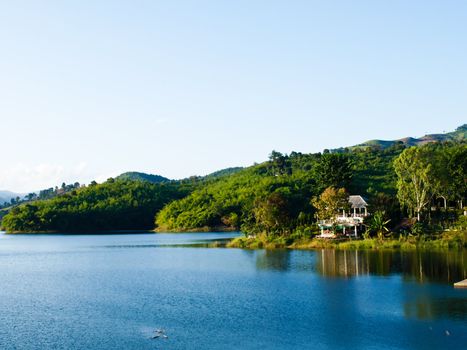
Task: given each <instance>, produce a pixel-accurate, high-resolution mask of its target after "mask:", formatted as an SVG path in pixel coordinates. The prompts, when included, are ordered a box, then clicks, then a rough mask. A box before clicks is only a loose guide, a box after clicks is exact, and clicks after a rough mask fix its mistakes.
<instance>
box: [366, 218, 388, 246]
mask: <svg viewBox="0 0 467 350" xmlns="http://www.w3.org/2000/svg"><path fill="white" fill-rule="evenodd" d="M390 221H391V220H385V219H384V212H382V211H377V212H375V213H374V215H373V216H372V217H371V218H370V220H369V223H368V224H367V225H366V226H367V227H368V229H367V231H369V232H376V235H377V236H378V238H379V240H381V241H382V240H383V238H384V234H385V233H386V232H389V229H388V228H387V226H386V225H387V224H388V223H389V222H390Z"/></svg>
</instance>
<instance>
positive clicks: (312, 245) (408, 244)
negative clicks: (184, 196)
mask: <svg viewBox="0 0 467 350" xmlns="http://www.w3.org/2000/svg"><path fill="white" fill-rule="evenodd" d="M227 247H229V248H244V249H277V248H288V249H326V248H328V249H348V250H365V249H369V250H386V249H400V250H414V249H427V250H434V249H465V248H467V231H466V230H458V231H446V232H444V233H442V234H439V235H421V236H419V237H413V236H400V237H399V238H398V239H394V238H391V239H383V240H379V239H376V238H367V239H348V238H345V239H332V240H331V239H321V238H307V237H293V236H289V237H284V236H268V235H266V234H260V235H257V236H255V237H238V238H235V239H233V240H232V241H230V242H229V243H228V244H227Z"/></svg>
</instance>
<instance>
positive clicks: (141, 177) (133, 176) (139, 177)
mask: <svg viewBox="0 0 467 350" xmlns="http://www.w3.org/2000/svg"><path fill="white" fill-rule="evenodd" d="M115 179H116V180H123V181H147V182H151V183H154V184H158V183H163V182H169V181H170V179H168V178H166V177H163V176H160V175H152V174H146V173H140V172H136V171H129V172H126V173H123V174H121V175H119V176H117V177H116V178H115Z"/></svg>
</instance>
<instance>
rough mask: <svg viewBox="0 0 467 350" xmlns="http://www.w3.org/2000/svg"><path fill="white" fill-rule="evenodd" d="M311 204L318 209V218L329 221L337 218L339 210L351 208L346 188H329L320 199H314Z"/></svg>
mask: <svg viewBox="0 0 467 350" xmlns="http://www.w3.org/2000/svg"><path fill="white" fill-rule="evenodd" d="M311 204H312V205H313V206H314V207H315V208H316V214H315V216H316V218H317V219H320V220H328V219H332V218H334V217H336V216H337V215H338V213H339V210H346V209H348V207H349V195H348V194H347V192H346V190H345V189H344V188H334V187H328V188H326V189H325V190H324V192H323V193H321V195H320V196H319V197H315V198H313V199H312V201H311Z"/></svg>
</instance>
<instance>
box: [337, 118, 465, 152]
mask: <svg viewBox="0 0 467 350" xmlns="http://www.w3.org/2000/svg"><path fill="white" fill-rule="evenodd" d="M448 141H453V142H462V141H467V124H464V125H462V126H459V127H458V128H457V129H456V130H455V131H452V132H448V133H445V134H429V135H425V136H423V137H420V138H414V137H404V138H401V139H398V140H392V141H387V140H370V141H366V142H364V143H361V144H358V145H355V146H351V147H348V148H350V149H358V148H362V149H365V148H368V147H371V148H381V149H386V148H388V147H391V146H394V145H396V144H403V145H405V146H408V147H411V146H421V145H424V144H427V143H432V142H448ZM341 149H343V148H339V149H338V150H341Z"/></svg>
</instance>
